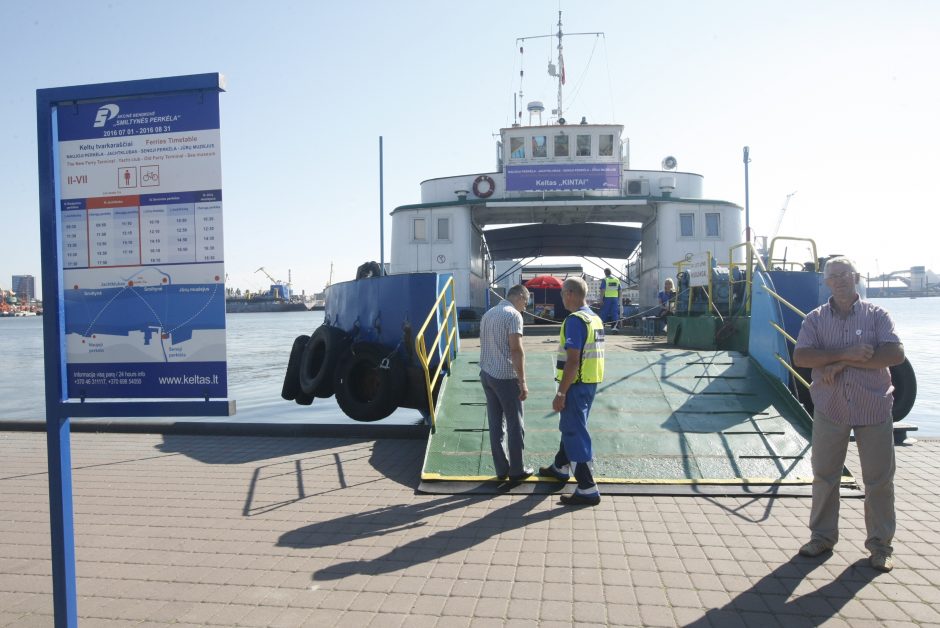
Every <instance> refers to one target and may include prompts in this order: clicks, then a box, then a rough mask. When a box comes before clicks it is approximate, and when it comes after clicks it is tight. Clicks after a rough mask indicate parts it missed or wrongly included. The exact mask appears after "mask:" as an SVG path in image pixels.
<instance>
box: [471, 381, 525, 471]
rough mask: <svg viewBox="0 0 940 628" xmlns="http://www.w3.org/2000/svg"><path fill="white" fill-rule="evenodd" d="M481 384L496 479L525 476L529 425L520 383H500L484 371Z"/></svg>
mask: <svg viewBox="0 0 940 628" xmlns="http://www.w3.org/2000/svg"><path fill="white" fill-rule="evenodd" d="M480 382H481V383H482V384H483V393H484V394H485V395H486V418H487V421H488V423H489V428H490V449H491V450H492V452H493V467H494V468H495V470H496V475H497V476H499V477H504V476H508V475H521V474H522V470H523V468H524V466H525V465H524V464H523V461H522V450H523V449H525V424H524V422H523V416H522V413H523V410H522V401H521V400H520V399H519V392H520V390H519V380H517V379H515V378H513V379H496V378H495V377H492V376H490V375H488V374H487V373H484V372H483V371H480Z"/></svg>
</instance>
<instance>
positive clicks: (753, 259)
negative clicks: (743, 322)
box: [728, 242, 767, 315]
mask: <svg viewBox="0 0 940 628" xmlns="http://www.w3.org/2000/svg"><path fill="white" fill-rule="evenodd" d="M741 247H744V250H745V256H744V257H745V260H744V280H743V281H744V314H745V315H750V313H751V290H752V289H753V285H754V266H758V267H759V268H760V269H761V270H763V271H766V270H767V269H766V268H765V267H764V260H762V259H761V257H760V254H759V253H758V252H757V250H756V249H755V248H754V245H753V244H752V243H750V242H742V243H741V244H735V245H734V246H732V247H731V248H730V249H728V283H729V284H730V287H731V289H730V290H728V311H729V312H730V311H731V308H732V306H733V305H734V303H733V300H734V293H735V290H734V287H735V284H736V283H739V281H740V280H735V278H734V269H735V268H737V267H738V266H740V265H741V264H738V263H736V262H735V261H734V251H735V249H739V248H741Z"/></svg>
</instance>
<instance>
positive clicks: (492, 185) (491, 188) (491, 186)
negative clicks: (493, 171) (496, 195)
mask: <svg viewBox="0 0 940 628" xmlns="http://www.w3.org/2000/svg"><path fill="white" fill-rule="evenodd" d="M481 183H486V189H485V190H483V191H480V184H481ZM495 191H496V182H495V181H493V177H491V176H489V175H487V174H481V175H480V176H478V177H477V178H476V179H474V180H473V193H474V195H476V196H478V197H479V198H489V197H491V196H493V192H495Z"/></svg>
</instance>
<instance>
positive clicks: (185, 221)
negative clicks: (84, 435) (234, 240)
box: [36, 74, 235, 626]
mask: <svg viewBox="0 0 940 628" xmlns="http://www.w3.org/2000/svg"><path fill="white" fill-rule="evenodd" d="M221 91H223V85H222V78H221V76H220V75H219V74H198V75H190V76H178V77H171V78H160V79H146V80H140V81H128V82H120V83H105V84H98V85H82V86H75V87H60V88H52V89H41V90H37V92H36V119H37V138H38V153H39V212H40V239H41V250H42V287H43V312H44V316H43V343H44V353H45V392H46V425H47V428H46V430H47V431H46V441H47V449H48V465H49V506H50V526H51V548H52V580H53V603H54V610H55V624H56V626H77V623H78V619H77V617H78V609H77V594H76V581H75V544H74V529H73V515H72V474H71V451H70V424H69V421H70V417H109V418H114V417H155V416H162V417H167V416H170V417H173V416H230V415H232V414H234V413H235V402H234V401H232V400H229V399H227V398H226V397H227V395H228V389H227V383H226V382H227V370H226V359H225V298H224V295H225V285H224V279H223V278H224V277H225V273H224V270H223V262H224V259H223V254H222V189H221V165H220V163H221V162H220V142H219V110H218V97H219V93H220V92H221ZM195 399H198V401H197V400H195Z"/></svg>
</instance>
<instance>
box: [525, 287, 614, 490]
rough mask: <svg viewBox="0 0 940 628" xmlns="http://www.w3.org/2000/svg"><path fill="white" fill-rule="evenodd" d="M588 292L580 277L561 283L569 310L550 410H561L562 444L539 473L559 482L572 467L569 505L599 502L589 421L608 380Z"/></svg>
mask: <svg viewBox="0 0 940 628" xmlns="http://www.w3.org/2000/svg"><path fill="white" fill-rule="evenodd" d="M586 296H587V283H585V281H584V280H583V279H581V278H580V277H572V278H569V279H566V280H565V283H564V284H563V285H562V287H561V297H562V300H563V301H564V303H565V309H566V310H568V311H569V312H571V314H569V315H568V317H567V318H565V321H564V322H563V323H562V325H561V333H560V334H559V337H558V356H557V363H556V365H555V366H556V371H555V381H557V382H558V392H557V393H556V394H555V399H554V400H553V401H552V409H553V410H554V411H555V412H559V413H561V418H560V420H559V422H558V429H559V430H560V431H561V444H560V445H559V447H558V453H557V454H555V461H554V462H553V463H552V464H551V465H549V466H547V467H541V468H540V469H539V475H540V476H545V477H553V478H555V479H556V480H559V481H561V482H567V481H568V478H569V477H570V475H571V473H572V471H573V473H574V477H575V479H576V480H577V481H578V488H577V489H575V491H574V493H572V494H571V495H562V497H561V503H563V504H565V505H567V506H596V505H597V504H599V503H600V502H601V495H600V492H599V491H598V490H597V484H596V483H595V482H594V475H593V473H592V472H591V467H590V464H591V460H592V458H593V457H594V454H593V451H592V449H591V435H590V434H589V433H588V430H587V422H588V415H589V414H590V412H591V404H592V403H593V402H594V395H595V393H596V392H597V385H598V384H599V383H600V382H601V381H603V379H604V324H603V323H602V322H601V319H600V318H598V317H597V315H595V314H594V312H592V311H591V308H589V307H588V305H587V302H586V301H585V297H586ZM572 466H573V467H574V468H573V469H572V468H571V467H572Z"/></svg>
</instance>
